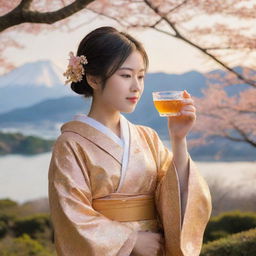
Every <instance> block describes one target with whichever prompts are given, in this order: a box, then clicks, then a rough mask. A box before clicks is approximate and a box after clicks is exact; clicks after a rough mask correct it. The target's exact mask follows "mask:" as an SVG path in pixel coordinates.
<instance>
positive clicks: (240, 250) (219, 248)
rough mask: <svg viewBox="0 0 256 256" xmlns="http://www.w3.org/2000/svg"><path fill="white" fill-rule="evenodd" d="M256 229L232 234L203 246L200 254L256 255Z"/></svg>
mask: <svg viewBox="0 0 256 256" xmlns="http://www.w3.org/2000/svg"><path fill="white" fill-rule="evenodd" d="M255 255H256V229H251V230H249V231H244V232H241V233H237V234H234V235H230V236H228V237H225V238H221V239H219V240H216V241H213V242H209V243H207V244H205V245H204V246H203V249H202V252H201V254H200V256H255Z"/></svg>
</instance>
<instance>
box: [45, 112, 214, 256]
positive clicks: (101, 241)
mask: <svg viewBox="0 0 256 256" xmlns="http://www.w3.org/2000/svg"><path fill="white" fill-rule="evenodd" d="M61 132H62V134H61V135H60V136H59V137H58V139H57V141H56V142H55V145H54V149H53V153H52V159H51V163H50V168H49V202H50V210H51V218H52V222H53V226H54V234H55V246H56V250H57V253H58V255H59V256H87V255H90V256H116V255H118V256H129V255H132V250H133V247H134V245H135V242H136V239H137V233H138V231H152V232H162V233H163V235H164V240H165V245H164V249H165V252H163V254H162V255H165V256H198V255H199V253H200V250H201V245H202V239H203V233H204V229H205V227H206V224H207V222H208V220H209V217H210V213H211V198H210V193H209V189H208V186H207V184H206V182H205V181H204V179H203V178H202V176H201V175H200V174H199V172H198V170H197V169H196V167H195V165H194V163H193V161H192V160H191V159H189V180H188V196H187V202H186V207H185V209H184V212H183V213H182V212H181V194H180V186H179V179H178V173H177V170H176V168H175V166H174V164H173V162H172V153H171V152H170V151H169V150H168V149H167V148H166V147H165V146H164V145H163V143H162V142H161V140H160V139H159V137H158V135H157V133H156V132H155V131H154V130H152V129H151V128H149V127H145V126H139V125H134V124H132V123H130V122H129V121H127V120H126V119H125V118H124V117H123V116H121V133H122V134H121V139H120V138H119V137H117V136H116V135H115V134H114V133H113V132H111V131H110V130H108V128H107V127H105V126H103V125H102V124H100V123H98V122H97V121H95V120H93V119H91V118H89V117H86V116H80V117H79V116H78V117H77V118H76V120H74V121H70V122H68V123H65V124H64V125H63V126H62V128H61ZM143 198H153V200H154V201H153V202H154V206H155V209H156V217H155V218H146V219H142V220H134V219H133V216H132V215H133V213H132V209H133V208H129V207H127V208H125V207H126V202H127V201H126V200H128V199H135V200H137V199H138V200H140V199H143ZM116 199H118V200H119V202H121V203H122V206H120V207H119V210H121V211H123V213H125V214H120V217H121V219H120V220H116V219H114V220H113V219H111V218H110V217H109V216H108V215H107V213H108V212H109V211H110V212H111V210H113V209H114V208H115V200H116ZM97 202H99V203H101V202H103V203H104V202H107V203H110V204H109V205H110V207H108V208H109V209H106V208H105V213H106V214H105V213H102V211H99V210H97V209H98V207H99V206H100V204H97ZM111 203H113V204H112V206H111ZM135 204H136V201H135ZM96 206H97V207H96ZM103 206H104V205H103ZM103 211H104V207H103ZM126 212H127V214H126ZM123 215H127V216H126V217H125V218H128V219H126V220H125V221H122V216H123Z"/></svg>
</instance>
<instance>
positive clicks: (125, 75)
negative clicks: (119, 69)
mask: <svg viewBox="0 0 256 256" xmlns="http://www.w3.org/2000/svg"><path fill="white" fill-rule="evenodd" d="M121 77H124V78H130V77H131V75H129V74H122V75H121Z"/></svg>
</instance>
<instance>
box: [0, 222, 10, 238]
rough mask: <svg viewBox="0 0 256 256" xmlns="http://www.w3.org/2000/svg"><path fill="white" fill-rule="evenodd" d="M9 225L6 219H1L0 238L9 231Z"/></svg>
mask: <svg viewBox="0 0 256 256" xmlns="http://www.w3.org/2000/svg"><path fill="white" fill-rule="evenodd" d="M7 230H8V227H7V225H6V223H5V222H4V221H1V220H0V238H2V237H4V236H5V235H6V233H7Z"/></svg>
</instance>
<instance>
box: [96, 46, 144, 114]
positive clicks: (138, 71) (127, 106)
mask: <svg viewBox="0 0 256 256" xmlns="http://www.w3.org/2000/svg"><path fill="white" fill-rule="evenodd" d="M144 75H145V64H144V61H143V58H142V56H141V54H140V53H139V52H138V51H134V52H132V53H131V54H130V55H129V56H128V58H127V59H126V60H125V62H124V63H123V64H122V65H121V67H120V68H119V69H117V71H116V72H115V73H114V74H113V75H112V76H111V77H110V78H109V79H108V80H107V81H106V84H105V87H104V89H103V91H102V92H101V95H100V101H101V104H103V105H104V106H102V107H104V108H108V109H109V110H110V111H119V112H125V113H129V112H132V111H133V110H134V109H135V106H136V104H137V102H138V101H139V99H140V97H141V94H142V92H143V90H144Z"/></svg>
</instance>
